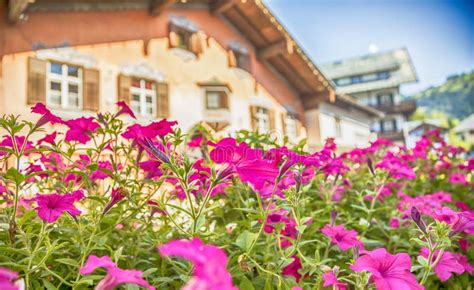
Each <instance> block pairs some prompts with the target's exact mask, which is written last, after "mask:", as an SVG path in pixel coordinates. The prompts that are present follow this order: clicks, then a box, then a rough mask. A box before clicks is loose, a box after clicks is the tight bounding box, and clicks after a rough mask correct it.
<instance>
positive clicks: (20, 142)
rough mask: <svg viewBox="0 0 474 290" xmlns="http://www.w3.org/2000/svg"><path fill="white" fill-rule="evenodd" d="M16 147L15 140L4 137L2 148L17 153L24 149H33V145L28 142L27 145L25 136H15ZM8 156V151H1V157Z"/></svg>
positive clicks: (0, 144)
mask: <svg viewBox="0 0 474 290" xmlns="http://www.w3.org/2000/svg"><path fill="white" fill-rule="evenodd" d="M15 144H16V147H15V145H14V144H13V139H12V138H11V137H10V136H3V140H2V141H1V142H0V147H6V148H9V149H11V150H13V151H15V152H19V151H20V150H21V149H22V148H23V150H24V151H28V150H31V149H33V148H34V147H33V144H32V143H31V142H30V141H27V142H26V144H25V136H15ZM4 155H7V151H4V150H0V157H1V156H4Z"/></svg>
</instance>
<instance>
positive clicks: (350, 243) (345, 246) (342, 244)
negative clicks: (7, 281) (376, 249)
mask: <svg viewBox="0 0 474 290" xmlns="http://www.w3.org/2000/svg"><path fill="white" fill-rule="evenodd" d="M321 232H322V233H323V234H325V235H326V236H328V237H329V238H330V239H331V243H333V244H336V245H337V246H338V247H339V248H340V249H341V250H342V251H347V250H349V249H350V248H352V247H354V246H360V245H362V242H361V241H360V240H359V239H358V238H357V232H356V231H355V230H347V229H346V228H344V226H343V225H335V226H331V225H330V224H327V225H325V226H324V227H323V228H322V229H321Z"/></svg>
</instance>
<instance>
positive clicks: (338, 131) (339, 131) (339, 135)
mask: <svg viewBox="0 0 474 290" xmlns="http://www.w3.org/2000/svg"><path fill="white" fill-rule="evenodd" d="M334 127H335V129H336V134H335V136H334V137H336V138H342V120H341V117H340V116H334Z"/></svg>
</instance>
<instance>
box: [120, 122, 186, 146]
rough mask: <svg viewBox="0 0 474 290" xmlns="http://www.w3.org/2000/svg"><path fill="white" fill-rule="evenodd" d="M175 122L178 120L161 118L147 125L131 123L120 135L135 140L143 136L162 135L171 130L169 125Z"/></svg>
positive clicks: (152, 137) (171, 125)
mask: <svg viewBox="0 0 474 290" xmlns="http://www.w3.org/2000/svg"><path fill="white" fill-rule="evenodd" d="M176 124H178V122H176V121H171V122H170V121H167V120H166V119H163V120H161V121H159V122H153V123H151V124H150V125H147V126H142V125H139V124H133V125H130V126H128V127H127V129H126V130H125V132H123V133H122V137H123V138H125V139H134V140H135V141H137V142H138V141H139V140H142V139H145V138H150V139H154V138H156V137H157V136H159V137H164V136H166V135H167V134H169V133H171V132H173V129H172V128H171V127H173V126H174V125H176Z"/></svg>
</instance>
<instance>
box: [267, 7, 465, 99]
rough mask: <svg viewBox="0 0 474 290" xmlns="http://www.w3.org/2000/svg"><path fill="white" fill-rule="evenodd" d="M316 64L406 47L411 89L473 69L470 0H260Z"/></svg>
mask: <svg viewBox="0 0 474 290" xmlns="http://www.w3.org/2000/svg"><path fill="white" fill-rule="evenodd" d="M265 4H266V5H267V6H268V7H269V8H270V10H272V12H273V13H274V14H275V16H276V17H277V18H278V19H279V20H280V21H281V22H282V23H283V25H284V26H285V27H286V29H287V30H288V31H289V32H290V33H291V34H292V35H293V36H294V38H295V39H296V40H297V41H298V43H299V44H300V45H301V46H302V47H303V49H304V50H305V51H306V52H307V53H308V54H309V55H310V56H311V58H312V59H313V61H314V62H315V63H316V64H321V63H326V62H331V61H335V60H338V59H342V58H346V57H351V56H358V55H364V54H367V53H369V48H370V50H371V51H372V52H373V51H377V50H378V51H385V50H390V49H394V48H399V47H406V48H407V49H408V52H409V53H410V55H411V57H412V60H413V63H414V65H415V69H416V71H417V74H418V79H419V81H418V83H414V84H406V85H404V86H402V93H403V94H407V95H410V94H413V93H416V92H418V91H421V90H423V89H425V88H428V87H430V86H433V85H440V84H442V83H443V82H444V81H445V80H446V78H447V77H448V76H450V75H453V74H458V73H462V72H469V71H472V70H474V0H398V1H397V0H266V1H265Z"/></svg>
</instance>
